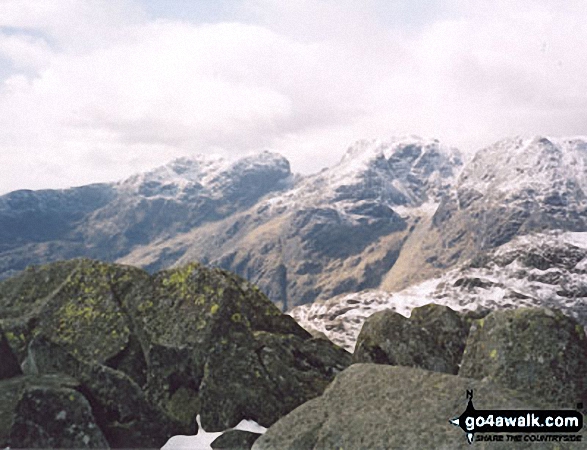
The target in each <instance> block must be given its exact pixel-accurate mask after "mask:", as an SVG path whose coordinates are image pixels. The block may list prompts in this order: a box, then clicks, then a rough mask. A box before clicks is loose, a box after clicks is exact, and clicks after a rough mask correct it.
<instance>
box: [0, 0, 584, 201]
mask: <svg viewBox="0 0 587 450" xmlns="http://www.w3.org/2000/svg"><path fill="white" fill-rule="evenodd" d="M586 21H587V2H585V1H584V0H552V1H547V0H516V1H511V0H503V1H502V0H486V1H484V0H478V1H475V2H471V1H467V0H444V1H443V0H354V1H351V0H295V1H287V2H284V1H277V0H275V1H271V0H116V1H112V0H0V167H1V168H2V169H1V170H2V172H1V176H0V193H4V192H7V191H10V190H14V189H22V188H27V189H38V188H49V187H51V188H56V187H67V186H72V185H80V184H85V183H89V182H96V181H109V180H117V179H120V178H123V177H126V176H128V175H129V174H132V173H135V172H137V171H141V170H146V169H149V168H152V167H154V166H156V165H158V164H163V163H166V162H168V161H169V160H171V159H173V158H174V157H177V156H184V155H190V154H196V153H220V154H225V155H228V156H236V155H240V154H247V153H250V152H255V151H259V150H263V149H270V150H274V151H278V152H280V153H282V154H283V155H285V156H286V157H287V158H288V159H289V160H290V161H291V163H292V167H293V169H294V170H295V171H297V172H304V173H308V172H312V171H316V170H319V169H320V168H321V167H324V166H326V165H330V164H332V163H334V162H335V161H337V160H338V159H339V158H340V157H341V154H342V153H343V152H344V149H345V148H346V147H347V146H348V145H349V144H350V143H352V142H353V140H356V139H360V138H374V137H378V138H386V137H389V136H392V135H404V134H418V135H421V136H426V137H436V138H438V139H441V140H442V141H444V142H446V143H448V144H451V145H455V146H457V147H460V148H462V149H464V150H474V149H476V148H478V147H481V146H483V145H487V144H490V143H492V142H493V141H495V140H496V139H499V138H501V137H504V136H507V135H517V134H524V135H526V134H545V135H555V136H560V135H576V134H581V135H585V134H587V131H586V126H587V76H586V75H587V45H586V44H585V43H586V42H587V27H586V26H585V23H586Z"/></svg>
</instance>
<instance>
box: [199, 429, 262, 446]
mask: <svg viewBox="0 0 587 450" xmlns="http://www.w3.org/2000/svg"><path fill="white" fill-rule="evenodd" d="M259 436H261V435H260V434H259V433H253V432H251V431H243V430H228V431H226V432H225V433H222V435H220V436H218V437H217V438H216V439H215V440H214V441H212V443H211V444H210V447H212V448H213V449H225V450H250V449H251V447H252V446H253V444H254V443H255V441H256V440H257V439H258V438H259Z"/></svg>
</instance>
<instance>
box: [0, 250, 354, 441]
mask: <svg viewBox="0 0 587 450" xmlns="http://www.w3.org/2000/svg"><path fill="white" fill-rule="evenodd" d="M47 277H50V278H51V281H50V284H51V289H41V288H37V287H36V286H35V285H36V283H40V282H43V281H44V280H46V279H47ZM39 296H40V298H39ZM33 297H34V298H33ZM3 308H6V311H7V315H0V317H2V319H0V325H2V326H4V327H5V328H6V329H7V330H9V331H10V332H11V335H10V336H9V344H10V346H11V347H12V348H13V349H15V353H17V356H18V362H19V363H23V366H24V367H25V368H26V373H34V374H43V373H58V372H59V373H66V374H69V375H71V376H73V377H75V378H76V379H78V380H79V382H80V383H81V385H82V386H83V392H84V393H85V394H87V396H88V399H89V400H90V404H91V405H92V408H93V410H94V413H95V415H96V418H97V420H98V422H99V425H100V427H101V428H102V430H103V431H104V434H105V435H106V437H107V439H108V441H109V443H110V445H111V446H126V447H149V446H161V445H163V444H164V443H165V441H166V439H168V438H169V437H171V436H173V435H174V434H193V433H194V432H195V431H194V427H195V426H196V420H195V419H196V416H197V415H198V414H200V416H201V420H202V425H203V426H204V428H205V429H206V430H208V431H221V430H225V429H227V428H230V427H233V426H235V425H237V424H238V423H239V422H240V421H241V420H243V419H251V420H256V421H257V422H258V423H260V424H261V425H264V426H269V425H271V424H272V423H274V422H275V421H276V420H278V419H279V418H280V417H281V416H283V415H284V414H286V413H288V412H289V411H291V410H292V409H294V408H295V407H297V406H299V405H300V404H302V403H304V402H305V401H307V400H309V399H311V398H313V397H316V396H317V395H320V394H321V393H322V392H323V390H324V389H325V387H326V386H327V385H328V384H329V383H330V382H331V381H332V379H333V378H334V376H335V374H336V373H337V372H339V371H341V370H343V369H344V368H346V367H347V366H348V365H349V364H350V362H351V361H350V360H351V355H350V354H349V353H348V352H346V351H344V350H342V349H340V348H338V347H336V346H335V345H334V344H332V343H331V342H329V341H324V340H316V339H313V338H312V336H311V335H310V334H309V333H308V332H307V331H305V330H304V329H303V328H301V327H300V326H299V325H298V324H297V323H296V322H295V320H294V319H293V318H292V317H290V316H286V315H284V314H282V313H281V311H279V309H278V308H277V307H276V306H275V305H274V304H273V303H272V302H271V301H270V300H269V299H268V298H267V297H266V296H265V295H264V294H262V293H261V292H260V291H259V289H258V288H257V287H255V286H253V285H251V284H250V283H248V282H246V281H245V280H243V279H242V278H240V277H238V276H236V275H233V274H230V273H228V272H226V271H224V270H220V269H209V268H206V267H204V266H202V265H200V264H196V263H194V264H189V265H187V266H184V267H179V268H175V269H171V270H165V271H162V272H159V273H156V274H154V275H149V274H148V273H147V272H145V271H143V270H140V269H136V268H133V267H129V266H120V265H114V264H106V263H102V262H99V261H92V260H77V261H72V262H68V263H55V264H51V265H49V266H43V267H38V268H32V269H29V270H27V271H25V272H23V273H22V274H20V275H19V276H17V277H15V278H13V279H10V280H7V281H5V282H0V311H3ZM10 337H12V339H10Z"/></svg>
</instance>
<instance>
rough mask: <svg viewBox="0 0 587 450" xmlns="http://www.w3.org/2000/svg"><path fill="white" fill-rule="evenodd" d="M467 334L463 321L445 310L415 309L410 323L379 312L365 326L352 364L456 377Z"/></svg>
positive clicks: (442, 307) (386, 311) (386, 312)
mask: <svg viewBox="0 0 587 450" xmlns="http://www.w3.org/2000/svg"><path fill="white" fill-rule="evenodd" d="M467 331H468V327H467V324H466V322H465V321H464V320H463V318H461V316H460V315H459V314H458V313H456V312H455V311H453V310H452V309H450V308H448V307H446V306H441V305H434V304H430V305H426V306H422V307H420V308H415V309H414V310H413V311H412V316H411V317H410V318H409V319H408V318H406V317H404V316H402V315H401V314H399V313H396V312H395V311H392V310H384V311H380V312H377V313H375V314H373V315H372V316H370V317H369V318H368V319H367V320H366V321H365V323H364V324H363V328H362V329H361V333H360V334H359V337H358V339H357V344H356V347H355V352H354V354H353V362H357V363H377V364H389V365H399V366H410V367H421V368H423V369H427V370H433V371H436V372H446V373H452V374H456V373H457V372H458V365H459V363H460V359H461V356H462V353H463V350H464V347H465V340H466V336H467Z"/></svg>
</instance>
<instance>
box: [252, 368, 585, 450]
mask: <svg viewBox="0 0 587 450" xmlns="http://www.w3.org/2000/svg"><path fill="white" fill-rule="evenodd" d="M467 389H473V390H474V393H475V408H476V409H522V408H528V409H539V408H547V407H548V405H547V404H544V403H540V402H539V401H537V400H536V398H535V397H534V396H532V395H528V394H524V393H520V392H517V391H513V390H509V389H506V388H503V387H500V386H499V385H497V384H494V383H491V382H489V381H481V380H473V379H467V378H461V377H458V376H454V375H448V374H441V373H435V372H429V371H426V370H422V369H418V368H411V367H399V366H394V367H390V366H383V365H374V364H354V365H352V366H351V367H349V368H348V369H346V370H345V371H344V372H342V373H341V374H340V375H338V376H337V377H336V379H335V381H334V382H333V383H332V384H331V385H330V386H329V387H328V389H327V390H326V391H325V392H324V394H323V395H322V396H320V397H318V398H316V399H314V400H311V401H309V402H307V403H305V404H303V405H302V406H300V407H299V408H297V409H295V410H294V411H292V412H291V413H290V414H288V415H287V416H285V417H284V418H282V419H280V420H279V421H278V422H277V423H275V424H274V425H273V426H272V427H270V428H269V429H268V430H267V432H266V433H265V434H264V435H263V436H261V437H259V438H258V439H257V440H256V441H255V444H254V445H253V449H254V450H270V449H271V450H272V449H275V450H277V449H279V450H294V449H295V450H302V449H303V450H306V449H332V448H344V449H345V450H346V449H351V450H352V449H366V448H368V449H389V448H401V449H423V448H435V449H446V450H448V449H468V448H470V445H469V444H468V443H467V440H466V438H465V435H464V433H463V431H462V430H461V429H460V428H456V427H454V426H453V425H451V424H450V423H449V419H451V418H454V417H457V416H459V415H460V414H461V413H462V412H463V411H464V409H465V406H466V397H465V396H466V391H467ZM583 434H585V432H584V431H583ZM583 438H584V437H583ZM477 446H479V448H491V449H494V448H495V449H502V448H503V449H507V448H511V447H512V445H511V443H508V442H503V443H500V442H497V443H496V442H491V443H483V442H476V443H475V447H476V448H477ZM516 448H554V447H553V445H552V444H545V445H543V446H541V444H540V443H538V444H537V443H531V442H521V443H517V444H516Z"/></svg>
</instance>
